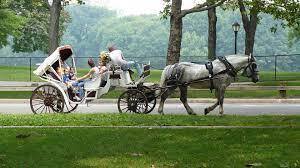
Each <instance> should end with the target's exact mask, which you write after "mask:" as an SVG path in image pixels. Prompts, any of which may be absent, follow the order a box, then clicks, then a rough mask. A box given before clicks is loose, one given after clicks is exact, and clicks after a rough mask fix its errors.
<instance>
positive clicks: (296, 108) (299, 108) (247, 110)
mask: <svg viewBox="0 0 300 168" xmlns="http://www.w3.org/2000/svg"><path fill="white" fill-rule="evenodd" d="M209 105H211V104H208V103H190V106H191V107H192V108H193V109H194V111H195V112H196V113H197V114H198V115H203V111H204V108H205V107H207V106H209ZM224 110H225V114H237V115H300V104H287V103H251V104H249V103H239V104H237V103H226V104H224ZM73 113H117V105H116V104H112V103H101V104H89V106H88V107H87V105H79V107H78V109H77V110H76V111H75V112H73ZM0 114H33V113H32V112H31V110H30V106H29V104H28V103H27V102H24V103H21V102H18V103H0ZM152 114H158V113H157V108H156V109H155V110H154V111H153V112H152ZM165 114H187V113H186V111H185V109H184V107H183V105H182V104H177V103H168V104H166V105H165ZM210 114H212V115H216V114H218V109H215V110H214V111H212V112H211V113H210Z"/></svg>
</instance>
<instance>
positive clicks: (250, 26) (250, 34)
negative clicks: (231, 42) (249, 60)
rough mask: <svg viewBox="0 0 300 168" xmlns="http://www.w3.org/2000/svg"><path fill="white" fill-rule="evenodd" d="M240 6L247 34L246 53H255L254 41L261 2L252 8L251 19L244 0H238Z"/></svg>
mask: <svg viewBox="0 0 300 168" xmlns="http://www.w3.org/2000/svg"><path fill="white" fill-rule="evenodd" d="M238 4H239V7H240V13H241V15H242V21H243V26H244V30H245V34H246V38H245V54H246V55H250V54H253V48H254V41H255V32H256V27H257V23H258V19H259V18H258V13H259V10H258V9H259V3H256V5H255V6H253V7H252V8H251V9H250V19H249V18H248V15H247V11H246V8H245V5H244V2H243V0H238Z"/></svg>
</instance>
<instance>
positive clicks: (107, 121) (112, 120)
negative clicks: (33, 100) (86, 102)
mask: <svg viewBox="0 0 300 168" xmlns="http://www.w3.org/2000/svg"><path fill="white" fill-rule="evenodd" d="M0 123H1V125H6V126H10V125H31V126H43V125H50V126H56V125H69V126H78V125H90V126H118V125H138V126H166V125H188V126H198V125H234V126H271V125H284V126H300V116H297V115H296V116H270V115H264V116H237V115H225V116H223V117H219V116H188V115H164V116H161V115H137V114H68V115H58V114H57V115H55V114H52V115H51V114H48V115H3V114H2V115H0Z"/></svg>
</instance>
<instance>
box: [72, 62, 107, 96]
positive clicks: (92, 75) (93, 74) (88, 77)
mask: <svg viewBox="0 0 300 168" xmlns="http://www.w3.org/2000/svg"><path fill="white" fill-rule="evenodd" d="M88 65H89V66H90V67H91V69H90V71H89V72H88V73H87V74H85V75H84V76H82V77H80V78H77V79H76V83H74V84H73V86H74V85H77V87H79V96H80V97H81V98H83V96H84V90H83V86H84V83H86V82H90V81H95V80H96V79H97V77H99V75H100V74H102V73H104V72H105V71H106V70H107V69H106V67H105V66H103V65H102V66H101V68H99V67H96V66H95V63H94V61H93V59H92V58H89V59H88Z"/></svg>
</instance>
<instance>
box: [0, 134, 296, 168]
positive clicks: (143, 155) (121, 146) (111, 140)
mask: <svg viewBox="0 0 300 168" xmlns="http://www.w3.org/2000/svg"><path fill="white" fill-rule="evenodd" d="M20 134H22V135H30V136H29V137H27V138H17V137H18V135H20ZM0 135H1V138H0V167H9V168H14V167H16V168H19V167H30V168H35V167H36V168H40V167H68V168H71V167H74V168H75V167H76V168H78V167H79V168H81V167H82V168H83V167H100V168H102V167H111V168H115V167H120V168H124V167H131V168H132V167H134V168H135V167H136V168H144V167H145V168H149V167H155V168H158V167H159V168H160V167H163V168H165V167H167V168H168V167H178V168H192V167H217V168H219V167H220V168H221V167H222V168H227V167H228V168H232V167H237V168H238V167H247V166H246V165H256V167H290V168H296V167H299V166H300V155H299V154H300V151H299V149H300V129H296V128H287V129H176V130H174V129H173V130H171V129H134V128H122V129H117V128H102V129H99V128H72V129H71V128H69V129H66V128H65V129H49V128H48V129H46V128H38V129H0Z"/></svg>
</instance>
